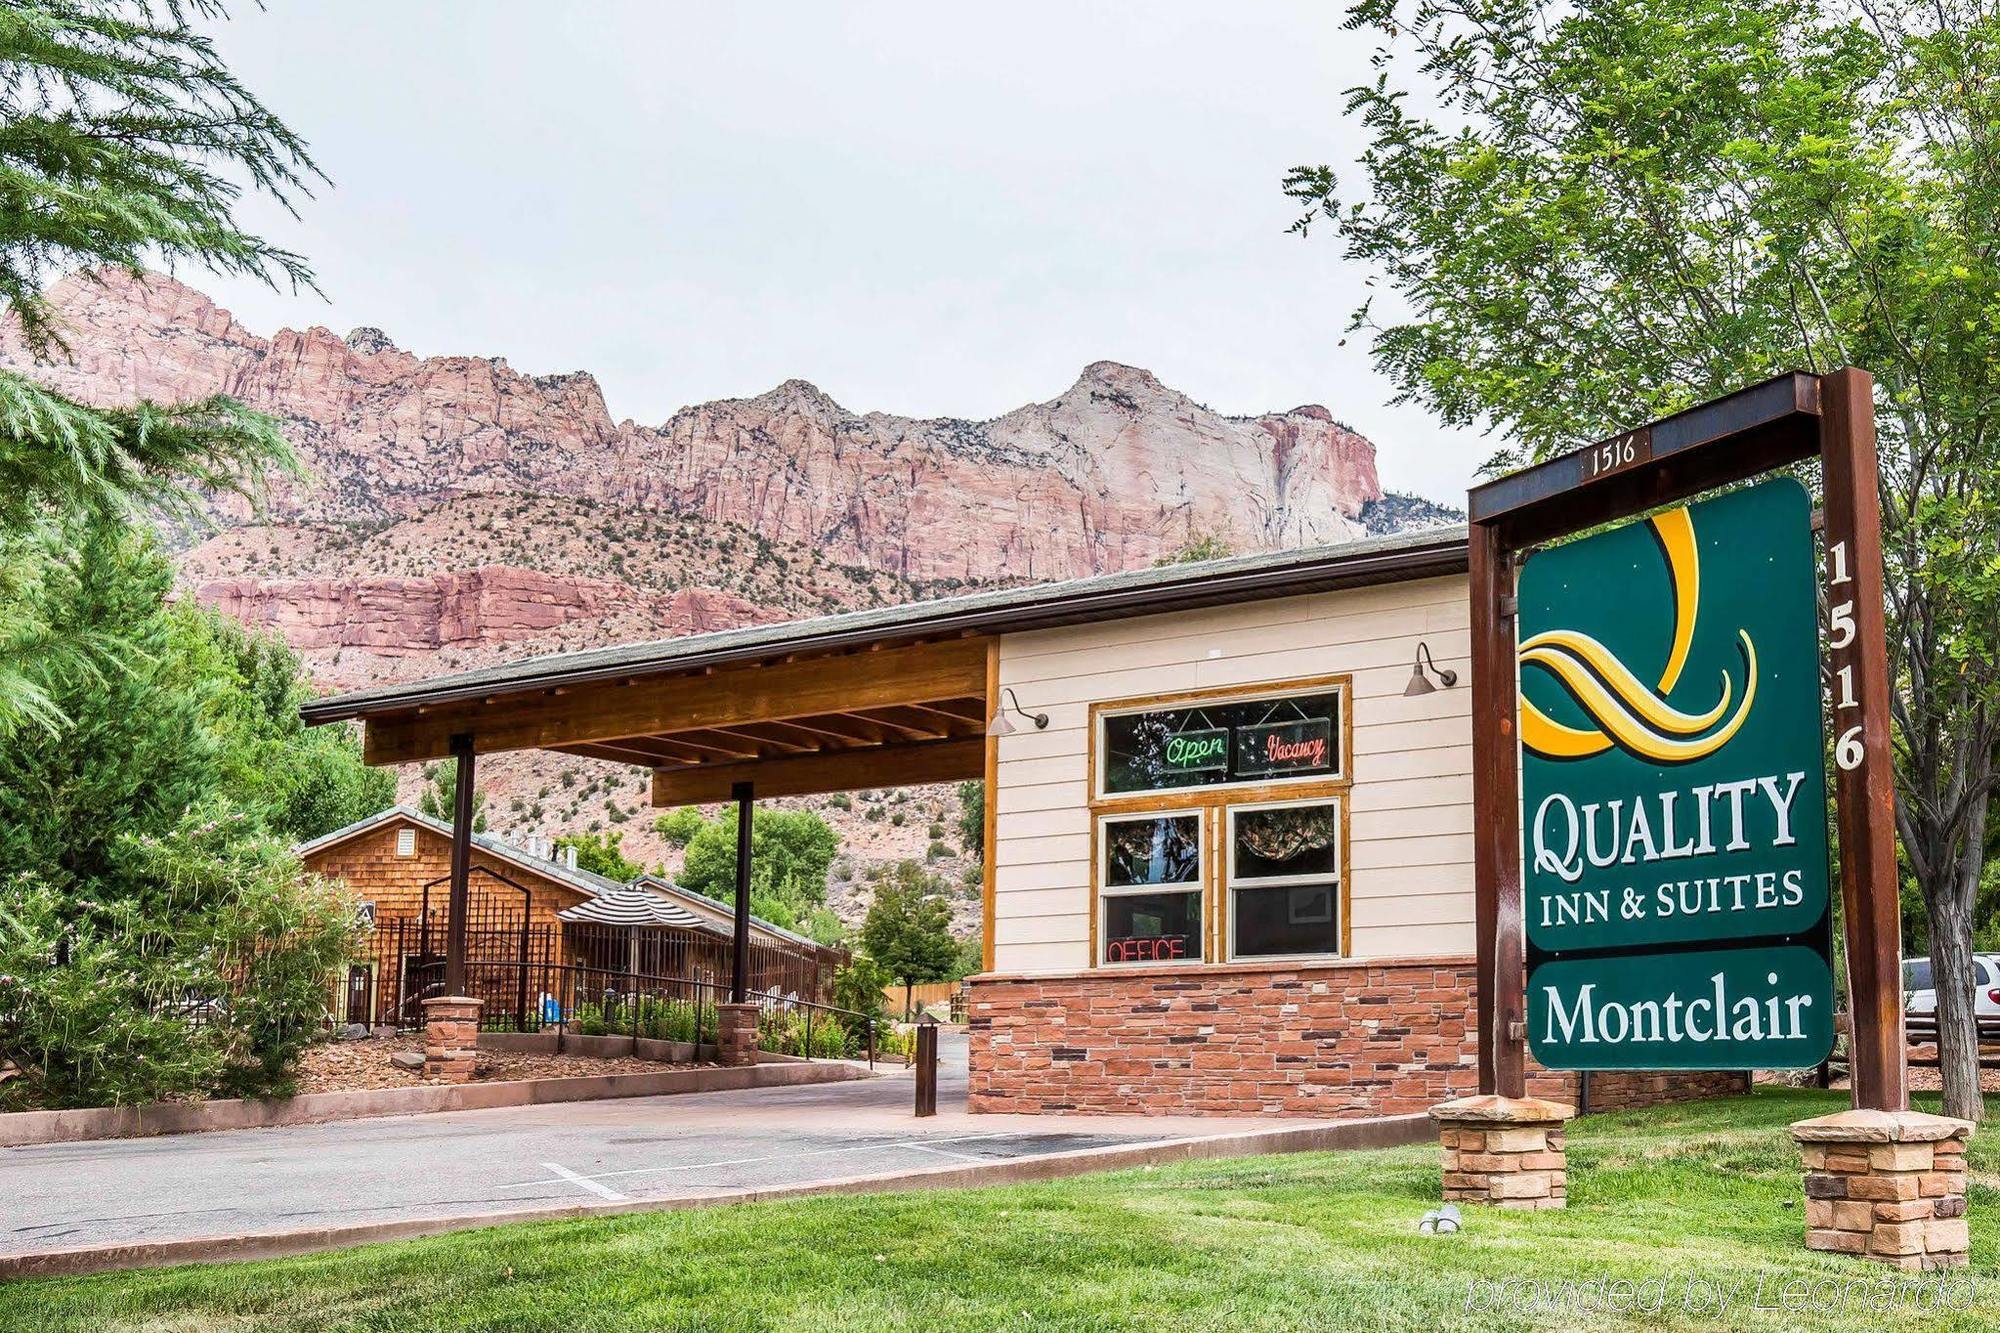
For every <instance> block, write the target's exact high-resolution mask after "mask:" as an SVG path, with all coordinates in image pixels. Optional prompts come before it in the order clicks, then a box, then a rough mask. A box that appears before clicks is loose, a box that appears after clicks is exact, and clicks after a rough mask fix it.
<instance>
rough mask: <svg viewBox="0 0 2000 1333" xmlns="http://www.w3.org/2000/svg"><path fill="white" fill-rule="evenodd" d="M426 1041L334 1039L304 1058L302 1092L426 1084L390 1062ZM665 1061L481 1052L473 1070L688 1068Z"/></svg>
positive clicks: (513, 1075)
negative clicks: (400, 1053)
mask: <svg viewBox="0 0 2000 1333" xmlns="http://www.w3.org/2000/svg"><path fill="white" fill-rule="evenodd" d="M423 1050H424V1039H423V1038H422V1037H421V1036H419V1035H416V1034H411V1035H408V1036H399V1037H363V1038H360V1039H358V1040H354V1041H330V1042H326V1043H324V1044H322V1045H319V1046H315V1047H313V1048H312V1049H311V1050H309V1051H307V1052H306V1054H305V1058H304V1059H303V1060H301V1061H300V1062H299V1091H300V1092H358V1091H361V1090H363V1089H369V1088H414V1087H418V1086H421V1085H422V1084H423V1083H424V1082H425V1079H424V1076H423V1072H422V1071H421V1070H413V1069H402V1068H399V1067H398V1066H396V1065H393V1064H391V1063H390V1062H389V1057H390V1056H392V1055H394V1054H396V1053H397V1052H398V1051H414V1052H415V1053H417V1054H418V1055H422V1054H423ZM685 1068H689V1066H686V1065H672V1064H668V1063H666V1062H665V1061H661V1060H640V1059H637V1058H635V1057H633V1056H629V1055H621V1056H594V1055H525V1054H521V1053H518V1052H514V1051H481V1052H480V1053H479V1063H478V1064H477V1065H476V1066H475V1067H474V1069H473V1075H472V1077H473V1081H474V1082H477V1083H489V1082H510V1081H513V1080H517V1079H527V1078H574V1077H577V1076H579V1075H594V1074H656V1073H659V1072H660V1071H661V1070H663V1069H685Z"/></svg>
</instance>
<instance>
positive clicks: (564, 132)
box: [187, 0, 1491, 503]
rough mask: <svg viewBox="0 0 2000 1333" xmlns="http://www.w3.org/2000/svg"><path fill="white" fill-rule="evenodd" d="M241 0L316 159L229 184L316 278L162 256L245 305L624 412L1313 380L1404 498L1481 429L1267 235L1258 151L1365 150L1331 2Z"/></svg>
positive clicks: (991, 407)
mask: <svg viewBox="0 0 2000 1333" xmlns="http://www.w3.org/2000/svg"><path fill="white" fill-rule="evenodd" d="M238 9H239V12H238V15H237V18H236V19H235V20H234V21H233V22H231V23H229V24H227V25H225V26H223V27H222V29H221V30H220V32H219V39H220V45H221V47H222V50H223V52H224V55H225V57H226V59H227V60H228V61H229V63H230V64H231V65H232V67H234V68H235V69H236V71H237V72H238V73H239V75H240V76H241V77H242V78H243V79H244V80H245V81H246V82H247V83H248V84H249V85H250V87H251V88H253V89H254V90H256V91H257V92H258V93H259V94H260V95H261V96H263V97H264V98H265V100H266V101H267V102H268V103H269V104H270V105H271V106H272V107H273V108H274V109H275V110H277V111H278V112H279V113H280V114H281V115H282V116H284V117H285V119H286V120H287V121H288V122H289V123H290V124H291V125H292V126H293V127H294V128H295V129H296V130H298V131H299V132H300V133H301V134H303V135H304V136H305V137H306V138H307V139H308V140H310V142H311V143H312V146H313V150H314V152H315V154H316V156H317V157H318V159H319V161H320V164H321V165H322V167H324V168H325V170H326V172H327V174H328V175H329V176H330V177H332V179H333V182H334V184H333V186H332V187H331V188H330V189H326V190H324V191H322V192H321V193H320V195H319V197H317V198H316V199H313V200H310V201H307V202H306V203H305V204H304V206H303V208H302V210H301V211H302V213H303V220H302V221H301V222H298V223H293V222H291V221H290V220H289V219H286V218H284V217H283V215H282V214H281V213H276V212H275V211H274V210H271V209H268V208H265V207H257V208H254V209H253V210H252V212H251V217H252V219H253V221H254V222H255V223H256V225H258V226H259V227H260V228H262V229H263V230H265V231H266V232H267V233H268V234H270V235H271V236H272V237H273V238H274V239H276V240H279V241H281V242H283V243H285V244H287V245H290V246H292V247H293V248H295V249H298V250H300V251H302V252H304V253H305V254H306V255H307V256H308V257H309V258H310V260H311V261H312V263H313V265H314V266H315V268H316V269H317V271H318V274H319V277H320V282H321V285H322V286H323V287H324V288H325V291H326V295H327V298H328V299H327V301H325V302H321V301H320V300H318V299H317V298H315V297H311V296H310V295H308V296H294V295H292V294H290V293H284V294H273V293H270V292H268V291H265V290H263V289H261V288H259V287H257V286H256V285H255V284H253V283H243V282H228V281H223V280H219V279H210V278H204V277H201V276H198V275H192V274H190V275H187V276H189V277H190V278H192V279H194V280H195V281H197V282H198V283H199V284H200V285H202V286H203V287H204V288H205V289H206V290H209V291H210V292H212V293H214V294H215V295H216V296H217V297H218V299H220V300H222V301H223V303H224V304H226V305H228V306H229V307H230V308H231V309H232V310H234V311H235V312H236V314H237V315H238V317H239V318H240V319H242V320H243V322H244V323H245V324H247V325H248V326H249V327H250V328H252V329H253V330H255V331H257V332H260V333H269V332H271V331H272V330H273V329H275V328H277V327H278V326H280V325H293V326H298V325H303V324H313V323H318V324H326V325H328V326H330V327H332V328H334V329H337V330H339V331H340V332H343V333H344V332H346V331H347V330H348V329H350V328H351V327H353V326H354V325H357V324H373V325H378V326H380V327H381V328H383V329H384V330H385V331H387V332H388V334H389V335H390V336H391V337H392V338H394V339H395V340H396V341H397V343H398V344H400V345H401V346H403V347H405V348H407V349H409V350H411V351H413V352H416V353H419V354H423V355H434V354H442V353H470V354H478V355H494V356H505V357H506V358H507V360H508V361H509V362H510V363H511V364H512V365H513V366H515V367H516V368H517V369H521V370H524V371H530V372H534V373H538V374H539V373H548V372H553V371H566V370H589V371H591V372H593V373H594V374H595V375H596V376H597V377H598V379H599V380H600V382H601V383H602V384H603V386H604V391H605V396H606V398H607V400H608V401H609V403H610V407H611V411H612V413H613V415H615V416H620V417H633V418H636V419H638V420H641V421H646V422H658V421H662V420H664V419H665V418H666V417H667V416H669V415H670V414H671V413H672V412H673V411H674V410H675V409H676V408H678V407H681V406H684V405H686V404H689V403H696V402H702V401H705V400H708V399H712V398H721V397H738V396H743V395H748V394H754V393H759V392H762V391H763V390H765V389H767V388H769V387H771V386H772V385H774V384H776V383H778V382H779V381H781V380H785V379H788V378H791V377H794V376H797V377H801V378H804V379H808V380H811V381H812V382H813V383H815V384H817V385H819V386H820V387H821V388H822V389H824V390H826V391H827V392H828V393H830V394H831V395H833V397H834V398H836V399H838V400H839V401H840V402H842V403H843V404H845V405H847V406H848V407H850V408H853V409H855V410H858V411H869V410H882V411H889V412H899V413H904V414H908V415H915V416H936V415H950V416H959V417H969V418H985V417H991V416H995V415H997V414H999V413H1001V412H1005V411H1007V410H1009V409H1011V408H1014V407H1017V406H1019V405H1020V404H1022V403H1025V402H1031V401H1036V400H1042V399H1047V398H1051V397H1053V396H1055V395H1056V394H1057V393H1059V392H1061V391H1062V390H1063V389H1064V388H1065V387H1067V386H1068V385H1069V384H1070V383H1071V382H1072V381H1073V380H1074V379H1075V377H1076V374H1077V372H1078V371H1079V370H1080V369H1081V368H1082V367H1083V366H1084V365H1086V364H1087V363H1089V362H1091V361H1094V360H1098V359H1101V358H1108V359H1111V360H1116V361H1124V362H1128V363H1131V364H1134V365H1139V366H1144V367H1146V368H1147V369H1149V370H1152V371H1153V372H1155V373H1156V374H1157V375H1158V376H1159V377H1160V378H1161V379H1162V380H1163V381H1165V382H1166V383H1167V384H1169V385H1171V386H1173V387H1175V388H1177V389H1180V390H1182V391H1183V392H1185V393H1187V394H1188V395H1190V396H1191V397H1193V398H1195V399H1197V400H1199V401H1201V402H1205V403H1207V404H1209V405H1210V406H1212V407H1215V408H1217V409H1219V410H1222V411H1227V412H1240V413H1248V412H1258V411H1265V410H1270V409H1282V408H1287V407H1292V406H1296V405H1298V404H1300V403H1307V402H1315V403H1324V404H1325V405H1326V406H1327V407H1328V408H1330V409H1331V410H1332V411H1333V413H1334V415H1335V416H1337V417H1339V418H1340V419H1342V420H1344V421H1346V422H1347V423H1348V424H1350V425H1352V426H1353V427H1355V428H1356V429H1358V430H1360V431H1362V432H1363V433H1365V434H1367V435H1369V436H1370V437H1372V438H1373V439H1374V440H1375V441H1376V442H1377V444H1379V445H1380V447H1381V470H1382V475H1383V479H1384V481H1385V483H1386V484H1387V485H1389V486H1391V487H1393V488H1397V489H1405V490H1415V491H1417V492H1419V493H1421V494H1424V495H1428V496H1430V497H1432V498H1434V499H1439V500H1445V501H1449V502H1453V503H1462V502H1463V498H1464V489H1465V486H1466V483H1467V481H1468V479H1469V478H1470V476H1471V473H1472V470H1473V468H1474V466H1475V465H1476V464H1477V462H1478V461H1479V460H1481V459H1483V458H1484V457H1485V456H1486V455H1487V454H1488V453H1490V452H1491V449H1490V447H1489V445H1488V444H1487V443H1486V442H1485V441H1483V440H1481V439H1479V438H1477V437H1474V436H1471V435H1467V434H1453V433H1451V432H1447V431H1445V430H1444V429H1442V428H1441V427H1439V426H1438V425H1437V423H1435V422H1434V421H1432V420H1431V419H1430V418H1429V416H1428V415H1427V414H1425V413H1424V412H1422V411H1420V410H1417V409H1414V408H1408V407H1404V408H1395V407H1391V406H1389V405H1388V399H1389V396H1390V390H1389V386H1388V385H1387V384H1386V383H1385V382H1384V381H1383V380H1382V379H1381V378H1380V377H1379V376H1377V375H1376V374H1375V373H1374V371H1373V370H1372V368H1371V367H1370V365H1369V362H1368V358H1367V356H1366V352H1365V348H1364V346H1363V345H1362V342H1361V341H1360V340H1356V341H1355V342H1352V343H1350V344H1349V345H1347V346H1345V347H1343V346H1341V345H1340V343H1341V339H1342V338H1343V336H1344V333H1343V330H1344V326H1345V324H1346V321H1347V317H1348V314H1349V312H1350V311H1351V310H1352V309H1353V307H1354V305H1355V304H1356V302H1357V301H1358V299H1359V298H1360V296H1361V295H1362V286H1361V283H1362V279H1363V278H1364V277H1365V276H1366V275H1365V274H1364V273H1362V272H1360V271H1358V270H1356V269H1354V268H1352V267H1350V266H1348V265H1346V264H1344V263H1343V262H1342V261H1341V259H1340V257H1339V248H1338V245H1337V243H1336V242H1335V241H1334V239H1333V238H1332V237H1330V236H1322V235H1320V234H1317V233H1316V234H1315V235H1314V237H1313V238H1312V239H1310V240H1301V239H1300V238H1298V237H1296V236H1290V235H1287V234H1286V233H1285V227H1286V225H1287V224H1288V223H1289V222H1290V221H1291V219H1292V217H1293V216H1294V213H1295V209H1294V207H1293V205H1292V203H1291V201H1290V200H1287V199H1286V198H1285V197H1284V196H1283V194H1281V193H1280V191H1279V180H1280V178H1281V176H1282V175H1283V173H1284V171H1285V169H1286V168H1287V167H1288V166H1290V165H1292V164H1294V163H1298V162H1303V161H1335V162H1340V161H1345V160H1348V159H1350V158H1351V157H1352V155H1353V154H1354V153H1355V151H1356V150H1357V147H1358V143H1359V138H1358V136H1357V134H1356V133H1355V131H1354V130H1353V129H1352V128H1351V127H1350V126H1348V125H1347V124H1345V123H1343V121H1342V117H1341V114H1340V102H1341V92H1342V90H1343V89H1345V88H1346V87H1348V86H1349V85H1351V84H1353V83H1356V82H1359V81H1361V80H1362V79H1364V78H1366V77H1367V74H1368V69H1367V55H1368V47H1367V46H1366V44H1365V43H1364V42H1363V41H1362V40H1360V39H1358V38H1357V37H1355V36H1354V35H1352V34H1348V33H1343V32H1342V31H1341V30H1340V26H1339V18H1340V13H1341V6H1339V5H1337V4H1333V3H1298V4H1292V3H1275V2H1273V3H1248V2H1246V0H1237V2H1236V3H1231V4H1227V5H1220V4H1215V3H1213V0H1206V2H1204V3H1196V4H1180V3H1158V2H1149V3H1145V4H1137V3H1133V4H1109V3H1105V4H1086V5H1080V4H1075V3H1064V4H1042V3H1025V2H1023V0H1016V2H1015V3H1012V4H1008V5H1004V6H984V7H980V8H979V10H978V11H977V12H976V13H975V12H971V11H970V10H969V8H968V7H965V6H951V5H937V4H922V5H919V4H907V5H906V4H871V3H815V4H804V3H797V4H758V5H734V4H723V5H714V4H711V5H701V6H694V5H679V4H675V5H667V4H641V3H631V4H609V3H596V4H589V5H574V6H571V5H562V6H552V5H549V4H546V3H526V2H513V0H510V2H507V3H495V2H494V0H487V3H482V4H479V5H470V4H451V3H443V2H442V0H398V2H397V3H384V2H378V0H366V2H364V0H343V3H340V4H321V5H313V6H306V5H299V4H290V3H280V4H276V5H273V6H272V7H271V8H270V9H269V10H267V11H264V12H259V11H257V10H255V9H254V8H251V7H250V6H248V5H241V6H239V7H238Z"/></svg>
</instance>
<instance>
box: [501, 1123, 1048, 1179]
mask: <svg viewBox="0 0 2000 1333" xmlns="http://www.w3.org/2000/svg"><path fill="white" fill-rule="evenodd" d="M1006 1137H1008V1135H1007V1134H1005V1133H1000V1132H996V1133H992V1134H961V1135H958V1136H957V1137H955V1138H948V1139H927V1140H925V1142H927V1143H977V1142H979V1141H980V1140H982V1139H1004V1138H1006ZM910 1142H911V1140H907V1139H890V1140H889V1141H888V1142H886V1143H843V1144H841V1145H840V1146H839V1147H837V1148H815V1149H813V1150H811V1151H809V1152H787V1153H766V1154H764V1155H763V1156H761V1157H731V1158H726V1159H724V1160H722V1161H718V1162H676V1163H674V1164H673V1165H671V1166H635V1167H630V1168H628V1169H626V1170H623V1171H599V1172H597V1173H596V1174H595V1175H593V1176H590V1177H588V1179H590V1180H609V1179H611V1178H612V1177H614V1176H652V1175H658V1174H660V1173H661V1172H663V1171H706V1170H709V1169H711V1168H713V1167H722V1166H756V1165H758V1164H759V1163H762V1162H778V1161H785V1162H790V1161H796V1160H797V1159H799V1158H801V1157H825V1156H827V1155H828V1154H830V1153H848V1152H871V1151H879V1150H881V1149H884V1148H900V1147H904V1146H907V1145H908V1144H909V1143H910ZM977 1160H980V1161H984V1160H986V1159H984V1158H980V1159H977ZM542 1165H543V1166H546V1167H548V1168H549V1169H550V1170H552V1171H556V1170H561V1168H559V1167H556V1166H554V1165H553V1164H552V1163H549V1162H544V1163H542ZM562 1174H564V1175H565V1176H570V1173H569V1172H567V1171H564V1172H563V1173H562ZM571 1179H575V1180H582V1179H585V1177H580V1176H571ZM546 1184H548V1182H547V1181H546V1180H510V1181H508V1182H507V1183H506V1184H504V1185H495V1186H494V1187H493V1188H494V1189H497V1190H519V1189H528V1188H530V1187H532V1186H535V1185H546Z"/></svg>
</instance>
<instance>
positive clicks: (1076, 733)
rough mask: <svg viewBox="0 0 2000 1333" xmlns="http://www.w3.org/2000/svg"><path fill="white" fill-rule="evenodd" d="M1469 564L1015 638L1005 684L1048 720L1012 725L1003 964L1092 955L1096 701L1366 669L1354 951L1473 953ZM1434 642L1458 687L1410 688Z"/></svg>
mask: <svg viewBox="0 0 2000 1333" xmlns="http://www.w3.org/2000/svg"><path fill="white" fill-rule="evenodd" d="M1469 637H1470V636H1469V629H1468V610H1467V590H1466V583H1465V580H1464V579H1463V578H1443V579H1425V580H1422V581H1419V582H1413V583H1399V584H1386V585H1382V586H1378V587H1372V588H1360V589H1354V590H1350V591H1343V592H1333V593H1321V594H1316V595H1313V596H1307V597H1291V598H1285V599H1282V600H1278V601H1264V602H1253V603H1247V604H1245V605H1242V606H1234V607H1224V608H1218V609H1211V610H1206V611H1195V612H1184V613H1176V614H1172V615H1160V616H1146V617H1142V618H1136V619H1130V620H1115V621H1111V622H1108V623H1106V624H1103V625H1089V626H1070V627H1066V628H1063V629H1054V630H1040V631H1036V632H1033V633H1027V634H1010V635H1006V636H1004V637H1003V638H1002V639H1001V641H1000V683H1001V684H1002V685H1003V686H1011V687H1012V688H1013V689H1014V690H1015V691H1016V692H1017V693H1018V694H1019V695H1020V698H1021V703H1022V704H1023V706H1025V707H1026V708H1027V709H1028V711H1029V712H1031V713H1032V712H1046V713H1048V715H1049V727H1048V730H1047V731H1041V732H1037V731H1034V730H1033V729H1031V728H1029V727H1027V726H1026V725H1025V724H1023V726H1022V729H1021V730H1020V731H1017V732H1015V733H1014V734H1013V735H1010V736H1003V737H1001V738H1000V756H999V758H1000V768H999V792H998V797H997V799H996V801H995V809H996V812H997V813H996V827H995V837H994V866H995V871H994V931H993V938H994V969H995V970H996V971H999V972H1069V971H1076V970H1079V969H1083V968H1087V967H1089V966H1090V958H1089V950H1090V944H1089V941H1090V920H1089V911H1090V811H1089V802H1090V775H1089V773H1088V772H1087V769H1088V765H1089V758H1088V738H1087V736H1086V728H1087V727H1088V724H1089V713H1090V705H1091V704H1092V703H1095V702H1100V701H1104V700H1109V699H1124V698H1131V697H1136V696H1141V695H1154V694H1170V693H1174V692H1176V691H1180V690H1194V689H1202V688H1206V687H1210V686H1231V685H1255V684H1259V683H1261V682H1265V681H1278V680H1288V679H1293V678H1297V677H1305V676H1321V675H1341V674H1352V675H1353V677H1354V709H1353V728H1354V790H1353V796H1352V806H1351V813H1350V816H1349V834H1350V837H1351V846H1350V864H1349V867H1348V875H1349V879H1350V894H1351V896H1352V901H1353V918H1354V920H1353V950H1354V956H1355V957H1361V958H1397V957H1416V956H1425V955H1433V954H1440V953H1448V954H1467V953H1470V952H1471V951H1472V947H1473V939H1472V732H1471V720H1470V717H1471V690H1470V689H1469V688H1468V683H1467V677H1468V675H1469V667H1468V658H1467V655H1468V653H1469V651H1470V648H1469ZM1419 639H1422V640H1424V641H1425V642H1427V643H1428V644H1429V645H1430V647H1431V651H1432V652H1433V653H1434V654H1435V655H1436V657H1437V661H1438V664H1439V665H1440V666H1444V667H1449V668H1451V669H1452V670H1454V671H1456V672H1458V673H1459V683H1458V686H1457V687H1456V688H1454V689H1449V690H1439V691H1437V692H1436V693H1433V694H1427V695H1422V696H1419V697H1416V698H1404V697H1403V687H1404V686H1406V685H1407V684H1409V680H1410V663H1411V660H1412V658H1413V656H1414V655H1415V652H1416V645H1417V641H1418V640H1419Z"/></svg>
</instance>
